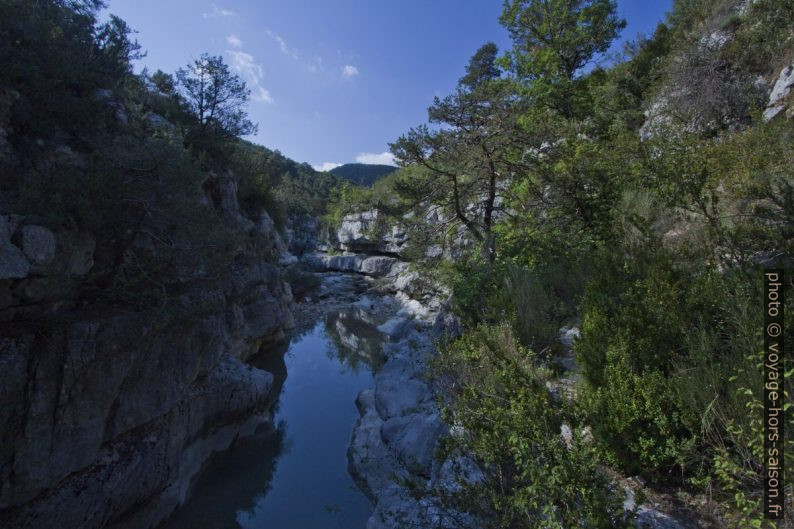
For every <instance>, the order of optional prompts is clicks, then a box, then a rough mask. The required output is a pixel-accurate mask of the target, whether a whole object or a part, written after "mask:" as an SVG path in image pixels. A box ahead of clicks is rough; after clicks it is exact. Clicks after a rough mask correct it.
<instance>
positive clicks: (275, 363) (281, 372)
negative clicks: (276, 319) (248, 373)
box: [248, 342, 289, 412]
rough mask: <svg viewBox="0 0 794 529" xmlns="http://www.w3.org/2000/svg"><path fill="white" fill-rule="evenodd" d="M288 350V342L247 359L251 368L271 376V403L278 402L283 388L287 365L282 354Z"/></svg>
mask: <svg viewBox="0 0 794 529" xmlns="http://www.w3.org/2000/svg"><path fill="white" fill-rule="evenodd" d="M288 348H289V342H283V343H280V344H277V345H275V346H273V347H270V348H267V349H264V350H262V351H259V353H257V354H256V356H253V357H251V358H249V359H248V363H249V364H251V365H252V366H253V367H255V368H257V369H262V370H263V371H267V372H269V373H270V374H271V375H273V389H271V390H270V397H271V399H273V400H272V402H276V403H277V402H278V398H279V396H280V395H281V388H282V387H284V381H286V380H287V364H286V363H285V362H284V353H286V352H287V349H288ZM276 406H278V404H276ZM274 412H275V410H274Z"/></svg>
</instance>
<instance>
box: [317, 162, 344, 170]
mask: <svg viewBox="0 0 794 529" xmlns="http://www.w3.org/2000/svg"><path fill="white" fill-rule="evenodd" d="M340 165H342V164H341V163H334V162H325V163H321V164H320V165H312V167H313V168H314V170H315V171H330V170H331V169H334V168H336V167H339V166H340Z"/></svg>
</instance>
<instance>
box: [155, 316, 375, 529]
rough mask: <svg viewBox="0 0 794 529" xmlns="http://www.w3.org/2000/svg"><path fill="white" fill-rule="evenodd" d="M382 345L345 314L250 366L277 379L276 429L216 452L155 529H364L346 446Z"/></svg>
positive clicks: (364, 505) (362, 501) (362, 500)
mask: <svg viewBox="0 0 794 529" xmlns="http://www.w3.org/2000/svg"><path fill="white" fill-rule="evenodd" d="M384 338H385V337H384V335H383V334H382V333H380V332H379V331H378V330H377V328H376V326H375V324H374V322H372V321H368V318H367V315H366V314H365V313H362V312H361V311H359V310H354V309H346V310H342V311H338V312H333V313H330V314H328V315H327V316H326V317H325V318H324V319H323V320H322V321H318V322H317V324H316V325H315V327H314V328H313V329H312V330H311V331H309V332H307V333H304V334H302V335H300V336H296V337H293V340H292V342H291V343H290V344H289V348H288V349H286V351H284V350H281V351H273V350H271V351H268V352H265V353H262V354H260V355H258V356H257V357H255V358H253V359H252V360H251V362H250V363H251V364H252V365H253V366H254V367H257V368H260V369H264V370H267V371H269V372H271V373H273V375H274V383H275V384H276V386H275V388H274V395H277V396H278V397H277V398H278V400H277V402H276V404H275V407H274V418H275V424H276V426H275V427H274V426H273V425H272V424H268V425H264V426H263V427H261V428H260V430H258V431H257V432H255V433H254V435H252V436H250V437H246V438H244V439H238V440H237V441H236V442H235V443H234V445H233V446H232V447H231V448H230V449H228V450H226V451H224V452H221V453H218V454H215V455H214V456H213V457H212V458H211V459H210V460H209V461H208V462H207V463H206V464H205V466H204V468H203V469H202V471H201V472H200V474H199V475H198V476H197V477H196V478H194V480H193V482H192V485H191V493H190V495H189V498H188V500H187V502H186V503H185V504H184V505H183V506H182V507H181V508H180V509H178V510H177V511H176V512H175V513H174V515H173V516H172V517H171V518H170V519H169V520H168V521H167V522H166V523H165V524H163V525H162V526H161V528H160V529H185V528H190V529H265V528H267V529H270V528H278V529H335V528H339V529H363V528H364V526H365V524H366V520H367V518H368V517H369V515H370V514H371V512H372V506H371V504H370V502H369V500H367V498H366V496H364V494H363V493H361V491H359V490H358V488H357V487H356V486H355V484H354V482H353V480H352V478H351V477H350V475H349V474H348V471H347V467H348V463H347V446H348V443H349V441H350V435H351V432H352V430H353V426H354V425H355V422H356V420H357V419H358V411H357V410H356V407H355V398H356V395H357V394H358V392H359V391H361V390H362V389H365V388H368V387H371V386H372V369H376V368H378V367H380V365H382V363H383V357H382V353H381V347H382V345H383V343H384V341H385V340H384ZM287 373H289V377H287ZM274 398H275V397H274Z"/></svg>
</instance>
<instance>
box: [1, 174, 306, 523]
mask: <svg viewBox="0 0 794 529" xmlns="http://www.w3.org/2000/svg"><path fill="white" fill-rule="evenodd" d="M201 200H203V201H205V202H206V204H205V205H204V206H205V207H206V214H207V215H209V216H215V217H216V218H217V220H216V221H215V222H218V223H223V224H224V225H226V226H227V228H228V233H230V234H231V235H230V239H229V240H227V241H226V243H227V244H225V245H224V246H223V256H224V258H225V260H224V265H223V266H222V267H220V268H219V269H218V270H219V271H217V272H216V273H214V274H212V275H209V274H207V273H206V270H205V269H206V268H208V265H207V263H206V262H204V261H203V260H202V259H203V258H199V257H196V256H193V257H192V258H190V259H185V260H184V262H183V263H182V264H181V265H178V264H176V265H174V268H173V269H171V270H170V271H167V273H165V274H161V275H159V276H158V279H157V283H158V284H160V286H162V287H163V289H164V291H167V292H168V297H167V298H164V301H163V306H162V307H158V306H152V307H150V308H149V309H148V310H140V308H137V307H132V306H126V305H124V304H119V303H115V302H107V301H105V300H104V299H103V298H102V297H99V296H94V295H93V294H92V292H93V291H92V289H91V288H90V286H91V282H92V281H98V280H99V279H101V277H100V276H101V274H99V273H98V272H107V271H109V270H115V269H117V268H119V267H121V266H122V265H124V264H127V265H129V263H128V262H127V261H126V259H124V258H122V259H121V260H120V261H118V262H114V261H113V260H112V259H108V257H107V255H106V253H107V252H109V249H108V246H109V244H110V243H109V242H108V241H107V240H105V238H104V236H105V234H104V233H102V232H99V233H92V232H87V231H81V230H79V229H75V228H73V227H69V226H66V225H52V224H50V225H49V226H44V225H42V224H40V223H39V221H38V217H37V216H36V215H33V214H30V215H26V214H24V213H23V214H13V215H11V214H3V215H0V321H2V323H0V370H2V373H3V376H2V378H0V483H2V486H0V526H2V527H8V528H35V529H45V528H48V527H53V528H55V527H58V528H61V527H83V528H99V527H151V526H153V525H154V524H156V523H157V522H158V521H159V520H161V519H163V518H164V517H165V516H167V515H168V514H169V513H170V512H171V511H172V510H173V508H174V507H175V506H176V505H178V504H179V503H180V502H181V501H183V500H184V498H185V495H186V493H187V487H188V485H189V481H190V478H191V476H192V475H193V474H195V473H196V472H197V471H198V470H199V468H200V467H201V464H202V463H203V462H204V461H205V460H206V459H207V458H208V457H209V455H210V454H211V453H212V452H213V451H215V450H219V449H223V448H225V447H227V446H228V445H229V444H230V443H231V442H232V441H233V440H234V439H235V437H236V436H238V435H240V434H241V433H245V432H247V431H251V429H252V428H253V427H255V426H256V424H257V423H259V422H262V421H267V420H268V419H269V410H270V407H271V406H272V403H273V400H274V398H275V396H274V395H273V391H272V388H273V387H274V377H273V375H272V374H270V373H268V372H266V371H262V370H259V369H256V368H254V367H252V366H251V365H249V364H247V363H246V360H247V359H249V358H251V357H252V356H253V355H255V354H256V353H257V352H259V351H261V350H262V349H263V348H266V347H267V346H268V345H269V344H272V343H274V342H277V341H279V340H280V339H281V338H283V336H284V330H285V329H287V328H289V327H290V326H291V321H292V316H291V294H290V291H289V287H288V286H287V285H286V284H285V283H284V282H283V281H282V279H281V275H280V272H279V269H278V268H277V266H276V265H275V264H273V263H275V262H276V261H277V259H278V256H279V255H280V253H281V252H282V251H283V243H282V242H281V240H280V237H279V235H278V233H277V232H276V231H275V230H274V228H273V223H272V221H270V219H269V217H268V216H267V214H265V213H262V215H261V216H260V217H259V218H256V219H251V218H247V217H245V216H244V215H242V214H241V213H240V208H239V206H238V204H237V197H236V186H235V183H234V179H233V178H232V177H231V176H230V175H226V176H223V177H215V178H212V179H210V180H208V181H207V182H205V185H204V194H203V195H202V196H201ZM136 228H137V230H138V231H137V236H136V237H134V238H133V242H132V246H133V247H135V248H145V249H148V251H149V255H150V257H151V256H152V255H153V256H154V258H155V259H156V258H157V256H158V252H157V250H156V249H155V246H156V245H154V244H153V240H152V238H153V237H156V236H155V235H154V234H155V233H162V231H160V232H157V231H155V230H154V229H146V221H145V220H144V222H143V224H142V226H141V225H139V226H137V227H136ZM172 235H173V234H172ZM219 251H220V250H219ZM124 257H125V258H126V257H127V254H125V256H124ZM160 259H165V256H164V255H160ZM114 267H115V268H114ZM98 269H101V270H98ZM98 278H99V279H98ZM164 278H165V279H164ZM153 281H154V280H153ZM276 382H277V381H276Z"/></svg>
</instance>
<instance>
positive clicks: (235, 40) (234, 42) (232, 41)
mask: <svg viewBox="0 0 794 529" xmlns="http://www.w3.org/2000/svg"><path fill="white" fill-rule="evenodd" d="M226 42H228V43H229V46H234V47H235V48H240V47H241V46H242V45H243V41H241V40H240V37H238V36H237V35H229V36H228V37H226Z"/></svg>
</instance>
